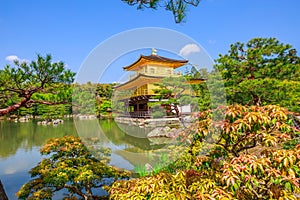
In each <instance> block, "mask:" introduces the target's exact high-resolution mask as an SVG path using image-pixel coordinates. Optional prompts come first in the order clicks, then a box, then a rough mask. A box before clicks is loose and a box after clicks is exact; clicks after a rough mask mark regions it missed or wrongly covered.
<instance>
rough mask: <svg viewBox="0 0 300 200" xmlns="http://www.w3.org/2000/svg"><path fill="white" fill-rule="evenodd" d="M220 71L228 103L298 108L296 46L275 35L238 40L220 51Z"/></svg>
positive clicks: (299, 68)
mask: <svg viewBox="0 0 300 200" xmlns="http://www.w3.org/2000/svg"><path fill="white" fill-rule="evenodd" d="M215 68H216V69H217V70H219V71H220V73H221V75H222V77H223V80H224V84H225V88H226V94H227V100H228V102H229V103H230V104H232V103H239V104H243V105H265V104H280V105H281V106H283V107H287V108H289V109H292V110H294V111H296V110H298V111H299V110H300V109H299V105H298V103H299V102H300V92H299V91H300V82H299V81H300V58H299V57H298V56H297V51H296V49H294V48H292V46H291V45H289V44H283V43H280V42H279V41H278V40H277V39H275V38H254V39H251V40H250V41H249V42H247V43H246V44H243V43H240V42H237V43H235V44H232V45H231V46H230V50H229V52H228V54H225V55H220V57H219V58H218V59H217V60H216V65H215Z"/></svg>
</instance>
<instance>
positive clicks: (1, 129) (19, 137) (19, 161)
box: [0, 119, 169, 200]
mask: <svg viewBox="0 0 300 200" xmlns="http://www.w3.org/2000/svg"><path fill="white" fill-rule="evenodd" d="M149 131H151V129H148V128H140V127H138V126H133V125H132V126H130V125H125V124H117V123H115V122H114V121H113V120H97V119H94V120H73V119H67V120H65V121H64V123H63V124H60V125H56V126H53V125H38V124H37V122H36V121H32V122H27V123H15V122H8V121H0V180H1V181H2V183H3V185H4V188H5V191H6V193H7V195H8V198H9V199H10V200H11V199H17V198H16V196H15V193H16V192H17V191H18V190H19V189H20V187H21V186H22V185H23V184H24V183H26V182H27V181H28V180H30V175H29V173H28V172H29V170H30V169H31V168H32V167H34V166H35V165H36V164H37V163H38V162H39V161H40V160H41V159H42V156H41V155H40V153H39V149H40V147H41V146H43V145H44V144H45V142H46V141H47V139H49V138H53V137H63V136H65V135H74V136H80V137H81V138H83V139H84V138H90V137H98V138H99V139H100V143H101V145H103V146H106V147H109V148H111V149H112V155H111V165H115V166H117V167H119V168H125V169H128V170H133V169H134V167H135V166H141V165H145V163H151V161H152V160H151V157H150V156H149V152H153V151H155V150H159V149H161V148H164V146H165V145H166V144H167V143H169V142H168V141H165V138H161V139H158V140H157V139H156V140H153V139H152V140H151V139H148V138H147V137H146V135H147V133H148V132H149Z"/></svg>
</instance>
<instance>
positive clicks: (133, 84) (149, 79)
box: [114, 74, 164, 90]
mask: <svg viewBox="0 0 300 200" xmlns="http://www.w3.org/2000/svg"><path fill="white" fill-rule="evenodd" d="M162 78H164V77H161V76H148V75H144V74H139V75H138V76H137V77H135V78H134V79H131V80H129V81H127V82H126V83H123V84H120V85H116V86H115V87H114V89H115V90H130V89H133V88H137V87H140V86H142V85H145V84H151V83H157V82H159V81H160V80H161V79H162Z"/></svg>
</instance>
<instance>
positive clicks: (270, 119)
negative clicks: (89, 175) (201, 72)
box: [107, 105, 300, 200]
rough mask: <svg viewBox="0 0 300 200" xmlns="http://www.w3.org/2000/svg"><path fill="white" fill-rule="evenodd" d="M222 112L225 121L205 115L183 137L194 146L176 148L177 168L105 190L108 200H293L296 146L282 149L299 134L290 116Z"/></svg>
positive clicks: (270, 111) (273, 110)
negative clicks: (183, 152)
mask: <svg viewBox="0 0 300 200" xmlns="http://www.w3.org/2000/svg"><path fill="white" fill-rule="evenodd" d="M220 111H221V112H225V114H226V115H225V116H224V119H218V120H212V117H213V115H212V113H213V112H212V111H206V112H203V113H202V114H201V115H199V119H198V121H197V122H196V123H195V124H194V126H193V127H191V129H190V130H189V131H186V132H184V133H182V135H181V139H182V140H183V139H185V141H186V142H189V141H192V142H191V143H190V145H189V146H188V147H186V148H185V149H182V147H179V150H178V151H185V154H184V155H183V156H182V157H180V158H179V159H177V161H176V162H175V163H173V164H171V165H170V166H168V167H167V168H166V169H165V170H163V171H162V172H160V173H158V174H156V175H154V176H147V177H141V178H137V179H131V180H121V181H116V182H115V183H113V185H112V186H111V187H108V188H107V189H108V191H109V194H110V198H111V199H162V198H163V199H203V200H204V199H249V200H250V199H295V200H296V199H297V197H296V195H299V194H300V189H299V181H300V144H296V145H295V146H294V148H292V149H289V148H287V147H288V145H284V144H287V143H288V142H289V141H291V140H294V139H295V138H296V136H297V135H298V134H299V132H297V131H296V130H295V129H294V128H293V127H292V124H291V120H289V117H288V112H287V111H286V110H285V109H283V108H280V107H278V106H264V107H259V106H251V107H244V106H240V105H234V106H230V107H229V108H227V109H225V108H220V109H219V110H217V111H215V112H220ZM283 146H285V149H283V148H282V147H283ZM175 150H176V149H175ZM175 150H174V151H173V152H175ZM174 156H176V153H174ZM167 171H168V172H167Z"/></svg>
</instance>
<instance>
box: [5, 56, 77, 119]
mask: <svg viewBox="0 0 300 200" xmlns="http://www.w3.org/2000/svg"><path fill="white" fill-rule="evenodd" d="M14 64H15V66H10V65H7V66H6V67H5V68H4V69H3V70H0V97H1V98H0V99H1V102H0V116H3V115H6V114H8V113H11V112H13V111H16V110H18V109H19V108H21V107H25V108H31V107H32V106H33V105H35V104H45V105H55V104H65V103H67V102H70V97H71V95H70V85H69V84H70V83H71V82H72V81H73V77H74V75H75V74H74V73H72V72H71V71H70V70H68V69H66V68H65V66H64V63H63V62H52V61H51V56H50V55H46V56H45V57H42V56H40V55H37V60H36V61H32V62H31V63H26V62H19V61H15V62H14ZM67 91H69V92H67Z"/></svg>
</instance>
